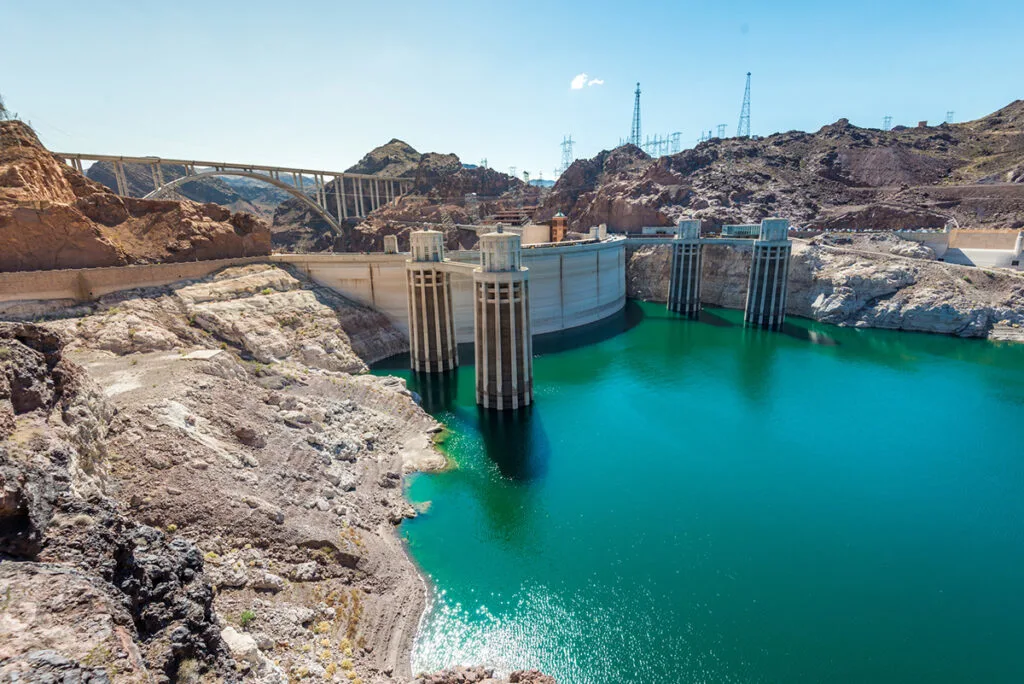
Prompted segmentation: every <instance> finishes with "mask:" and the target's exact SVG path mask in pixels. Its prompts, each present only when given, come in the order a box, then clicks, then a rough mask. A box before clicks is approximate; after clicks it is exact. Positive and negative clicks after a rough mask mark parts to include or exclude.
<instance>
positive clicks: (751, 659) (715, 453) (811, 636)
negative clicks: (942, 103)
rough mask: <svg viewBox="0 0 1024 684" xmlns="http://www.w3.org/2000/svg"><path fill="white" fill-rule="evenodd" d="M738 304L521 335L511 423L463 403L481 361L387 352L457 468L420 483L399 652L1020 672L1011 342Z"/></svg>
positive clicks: (610, 664) (862, 670) (894, 673)
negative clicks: (529, 377) (522, 401)
mask: <svg viewBox="0 0 1024 684" xmlns="http://www.w3.org/2000/svg"><path fill="white" fill-rule="evenodd" d="M741 321H742V314H741V312H737V311H722V310H713V311H709V312H706V314H705V318H704V320H702V321H697V322H694V321H686V320H682V319H679V318H676V317H674V316H673V315H671V314H668V313H667V312H666V311H665V309H664V307H663V306H661V305H648V304H635V303H631V304H630V305H629V306H628V307H627V309H626V310H625V311H624V312H623V314H622V315H621V316H620V317H617V318H616V319H615V320H613V321H611V322H609V323H608V324H607V325H605V326H602V327H599V328H596V329H589V330H586V331H584V332H583V333H578V334H575V335H574V336H572V337H563V338H553V339H552V338H548V339H546V340H545V339H538V342H537V343H536V345H535V347H536V348H535V351H536V352H537V353H538V357H537V359H536V363H535V382H536V403H535V405H534V407H533V409H532V410H531V411H529V412H527V413H525V414H523V415H520V416H516V417H510V416H507V415H500V416H496V415H493V414H490V415H489V414H486V413H481V412H479V411H478V410H477V408H476V407H475V405H474V393H473V368H472V367H471V366H463V367H462V368H461V369H460V370H459V371H458V372H457V373H456V374H454V375H453V376H451V377H450V378H448V379H447V380H444V379H438V378H437V377H436V376H435V377H433V378H428V377H418V378H417V377H411V374H410V373H409V372H407V371H406V372H402V371H397V370H396V371H388V370H378V371H377V372H394V373H396V374H399V375H403V376H404V377H406V378H410V387H411V388H412V389H414V390H416V391H418V392H421V393H422V394H423V395H424V400H425V406H426V407H427V409H428V410H430V411H431V412H432V413H434V415H436V416H437V417H438V418H439V419H440V420H442V421H443V422H444V423H445V424H446V425H447V426H448V427H449V428H450V429H451V434H450V436H449V437H448V439H447V441H446V442H445V444H444V448H445V450H446V451H447V453H448V454H450V456H451V458H452V459H453V460H454V462H455V463H456V464H457V468H456V469H454V470H452V471H450V472H446V473H442V474H436V475H418V476H414V477H412V478H410V482H411V484H410V485H409V496H410V498H411V499H412V500H413V501H414V502H420V504H421V505H422V506H423V508H424V509H425V512H424V513H423V514H422V515H420V516H419V517H417V518H416V519H414V520H411V521H409V522H407V523H405V524H404V525H403V527H402V532H403V534H404V536H405V538H406V540H407V542H408V545H409V548H410V549H411V551H412V554H413V556H414V558H415V559H416V560H417V562H418V563H419V564H420V566H421V567H422V569H423V570H424V572H425V573H426V574H427V575H428V576H429V577H430V579H431V581H432V583H433V585H434V587H435V601H434V604H433V606H432V607H431V609H430V611H429V613H428V614H427V616H426V617H425V618H424V622H423V625H422V629H421V633H420V635H419V638H418V639H417V642H416V646H415V651H414V667H415V668H416V669H433V668H438V667H442V666H446V665H450V664H454V663H488V664H491V665H496V666H498V667H499V668H501V669H506V670H507V669H513V668H520V667H539V668H541V669H543V670H545V671H547V672H548V673H550V674H553V675H555V676H557V677H558V679H559V681H562V682H570V683H590V682H601V683H604V682H645V683H646V682H691V681H693V682H798V681H799V682H1021V681H1024V347H1016V346H1012V345H998V344H994V343H989V342H982V341H968V340H958V339H953V338H948V337H941V336H931V335H919V334H910V333H896V332H888V331H877V330H853V329H840V328H834V327H830V326H825V325H820V324H816V323H813V322H810V321H803V320H799V319H790V321H789V322H788V324H787V327H786V329H785V331H783V332H782V333H768V332H762V331H755V330H749V329H746V328H744V327H743V326H742V325H741ZM462 358H463V359H469V360H472V355H471V354H469V353H463V354H462ZM427 379H429V380H430V382H429V383H424V380H427Z"/></svg>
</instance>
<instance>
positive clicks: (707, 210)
mask: <svg viewBox="0 0 1024 684" xmlns="http://www.w3.org/2000/svg"><path fill="white" fill-rule="evenodd" d="M557 211H562V212H564V213H565V214H566V215H567V216H569V218H570V222H571V224H572V226H574V227H575V228H578V229H586V228H588V227H589V226H591V225H597V224H600V223H607V224H608V225H609V227H610V228H612V229H613V230H620V231H630V230H635V229H637V228H639V227H641V226H643V225H671V224H672V223H674V222H675V221H676V220H678V219H680V218H689V217H692V218H701V219H703V220H704V221H705V225H706V226H709V227H711V228H712V229H713V228H715V227H717V226H720V225H722V224H724V223H741V222H756V221H759V220H760V219H762V218H764V217H767V216H774V215H778V216H783V217H787V218H790V219H791V220H792V221H793V222H794V223H795V224H797V225H800V226H807V227H816V228H826V229H834V230H843V229H851V228H869V227H870V228H879V229H899V228H924V227H941V226H942V225H944V224H945V222H946V221H948V220H949V219H950V218H955V219H956V220H957V221H958V222H959V224H960V225H961V226H963V227H967V226H977V227H981V226H984V227H1000V228H1003V227H1005V228H1019V227H1021V226H1024V100H1017V101H1015V102H1013V103H1011V104H1010V105H1008V106H1007V107H1004V108H1003V109H1001V110H999V111H997V112H995V113H993V114H990V115H988V116H986V117H984V118H982V119H979V120H977V121H971V122H967V123H960V124H942V125H939V126H929V127H924V128H905V127H900V126H898V127H896V128H894V129H893V130H891V131H881V130H877V129H867V128H858V127H857V126H853V125H851V124H850V123H849V121H847V120H846V119H840V120H839V121H837V122H836V123H833V124H830V125H828V126H824V127H822V128H821V129H820V130H819V131H817V132H815V133H803V132H799V131H790V132H788V133H777V134H775V135H771V136H768V137H766V138H749V139H747V138H728V139H713V140H710V141H707V142H704V143H701V144H700V145H698V146H697V147H696V148H694V149H691V150H686V151H684V152H681V153H679V154H674V155H671V156H665V157H661V158H658V159H651V158H650V157H648V156H647V155H646V154H644V153H643V152H642V151H640V150H639V149H637V148H636V147H633V146H631V145H626V146H623V147H620V148H617V149H615V150H612V151H605V152H601V153H600V154H598V155H597V156H596V157H594V158H593V159H583V160H578V161H577V162H575V163H574V164H573V165H572V166H571V167H570V168H569V169H568V171H566V173H565V174H563V176H562V177H561V178H560V179H559V180H558V183H556V184H555V187H554V188H553V190H552V193H551V194H550V196H549V197H548V198H547V200H546V202H545V204H544V207H543V209H542V211H541V212H540V213H539V214H538V216H537V217H536V218H537V219H546V218H549V217H550V216H552V215H553V214H554V213H555V212H557Z"/></svg>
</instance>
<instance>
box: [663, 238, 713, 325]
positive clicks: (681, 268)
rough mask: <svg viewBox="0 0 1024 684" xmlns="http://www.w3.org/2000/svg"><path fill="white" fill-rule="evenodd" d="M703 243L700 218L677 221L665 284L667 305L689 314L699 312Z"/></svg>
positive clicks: (692, 316) (689, 315) (693, 315)
mask: <svg viewBox="0 0 1024 684" xmlns="http://www.w3.org/2000/svg"><path fill="white" fill-rule="evenodd" d="M703 264H704V245H703V244H702V243H701V239H700V219H690V220H685V221H680V222H679V227H678V228H677V232H676V239H675V240H673V241H672V270H671V272H670V273H671V275H670V277H669V286H668V309H669V311H675V312H676V313H678V314H683V315H684V316H687V317H689V318H696V317H697V316H698V315H699V314H700V279H701V269H702V268H703Z"/></svg>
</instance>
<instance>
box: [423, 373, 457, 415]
mask: <svg viewBox="0 0 1024 684" xmlns="http://www.w3.org/2000/svg"><path fill="white" fill-rule="evenodd" d="M412 380H413V386H414V387H415V388H416V391H417V393H418V394H419V395H420V403H421V405H422V406H423V410H424V411H426V412H427V413H429V414H430V415H432V416H436V415H438V414H440V413H442V412H445V411H451V410H454V407H455V404H456V401H457V399H458V395H459V369H458V368H455V369H453V370H450V371H445V372H442V373H424V372H420V371H413V373H412Z"/></svg>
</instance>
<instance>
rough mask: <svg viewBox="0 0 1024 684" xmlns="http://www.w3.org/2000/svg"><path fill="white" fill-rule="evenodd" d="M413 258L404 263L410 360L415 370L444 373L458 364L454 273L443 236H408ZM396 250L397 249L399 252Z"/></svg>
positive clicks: (426, 232) (431, 233)
mask: <svg viewBox="0 0 1024 684" xmlns="http://www.w3.org/2000/svg"><path fill="white" fill-rule="evenodd" d="M409 244H410V250H411V252H412V259H410V260H409V261H407V262H406V263H405V271H406V279H407V284H408V292H409V357H410V364H411V366H412V369H413V370H414V371H421V372H424V373H441V372H444V371H449V370H452V369H453V368H455V367H456V366H458V365H459V350H458V346H457V344H456V342H455V321H454V314H455V310H454V308H453V307H452V285H451V274H450V273H449V272H448V271H447V270H446V269H445V268H444V266H443V264H444V234H443V233H441V232H439V231H436V230H423V231H418V232H415V233H411V234H410V235H409ZM396 251H397V250H396Z"/></svg>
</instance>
